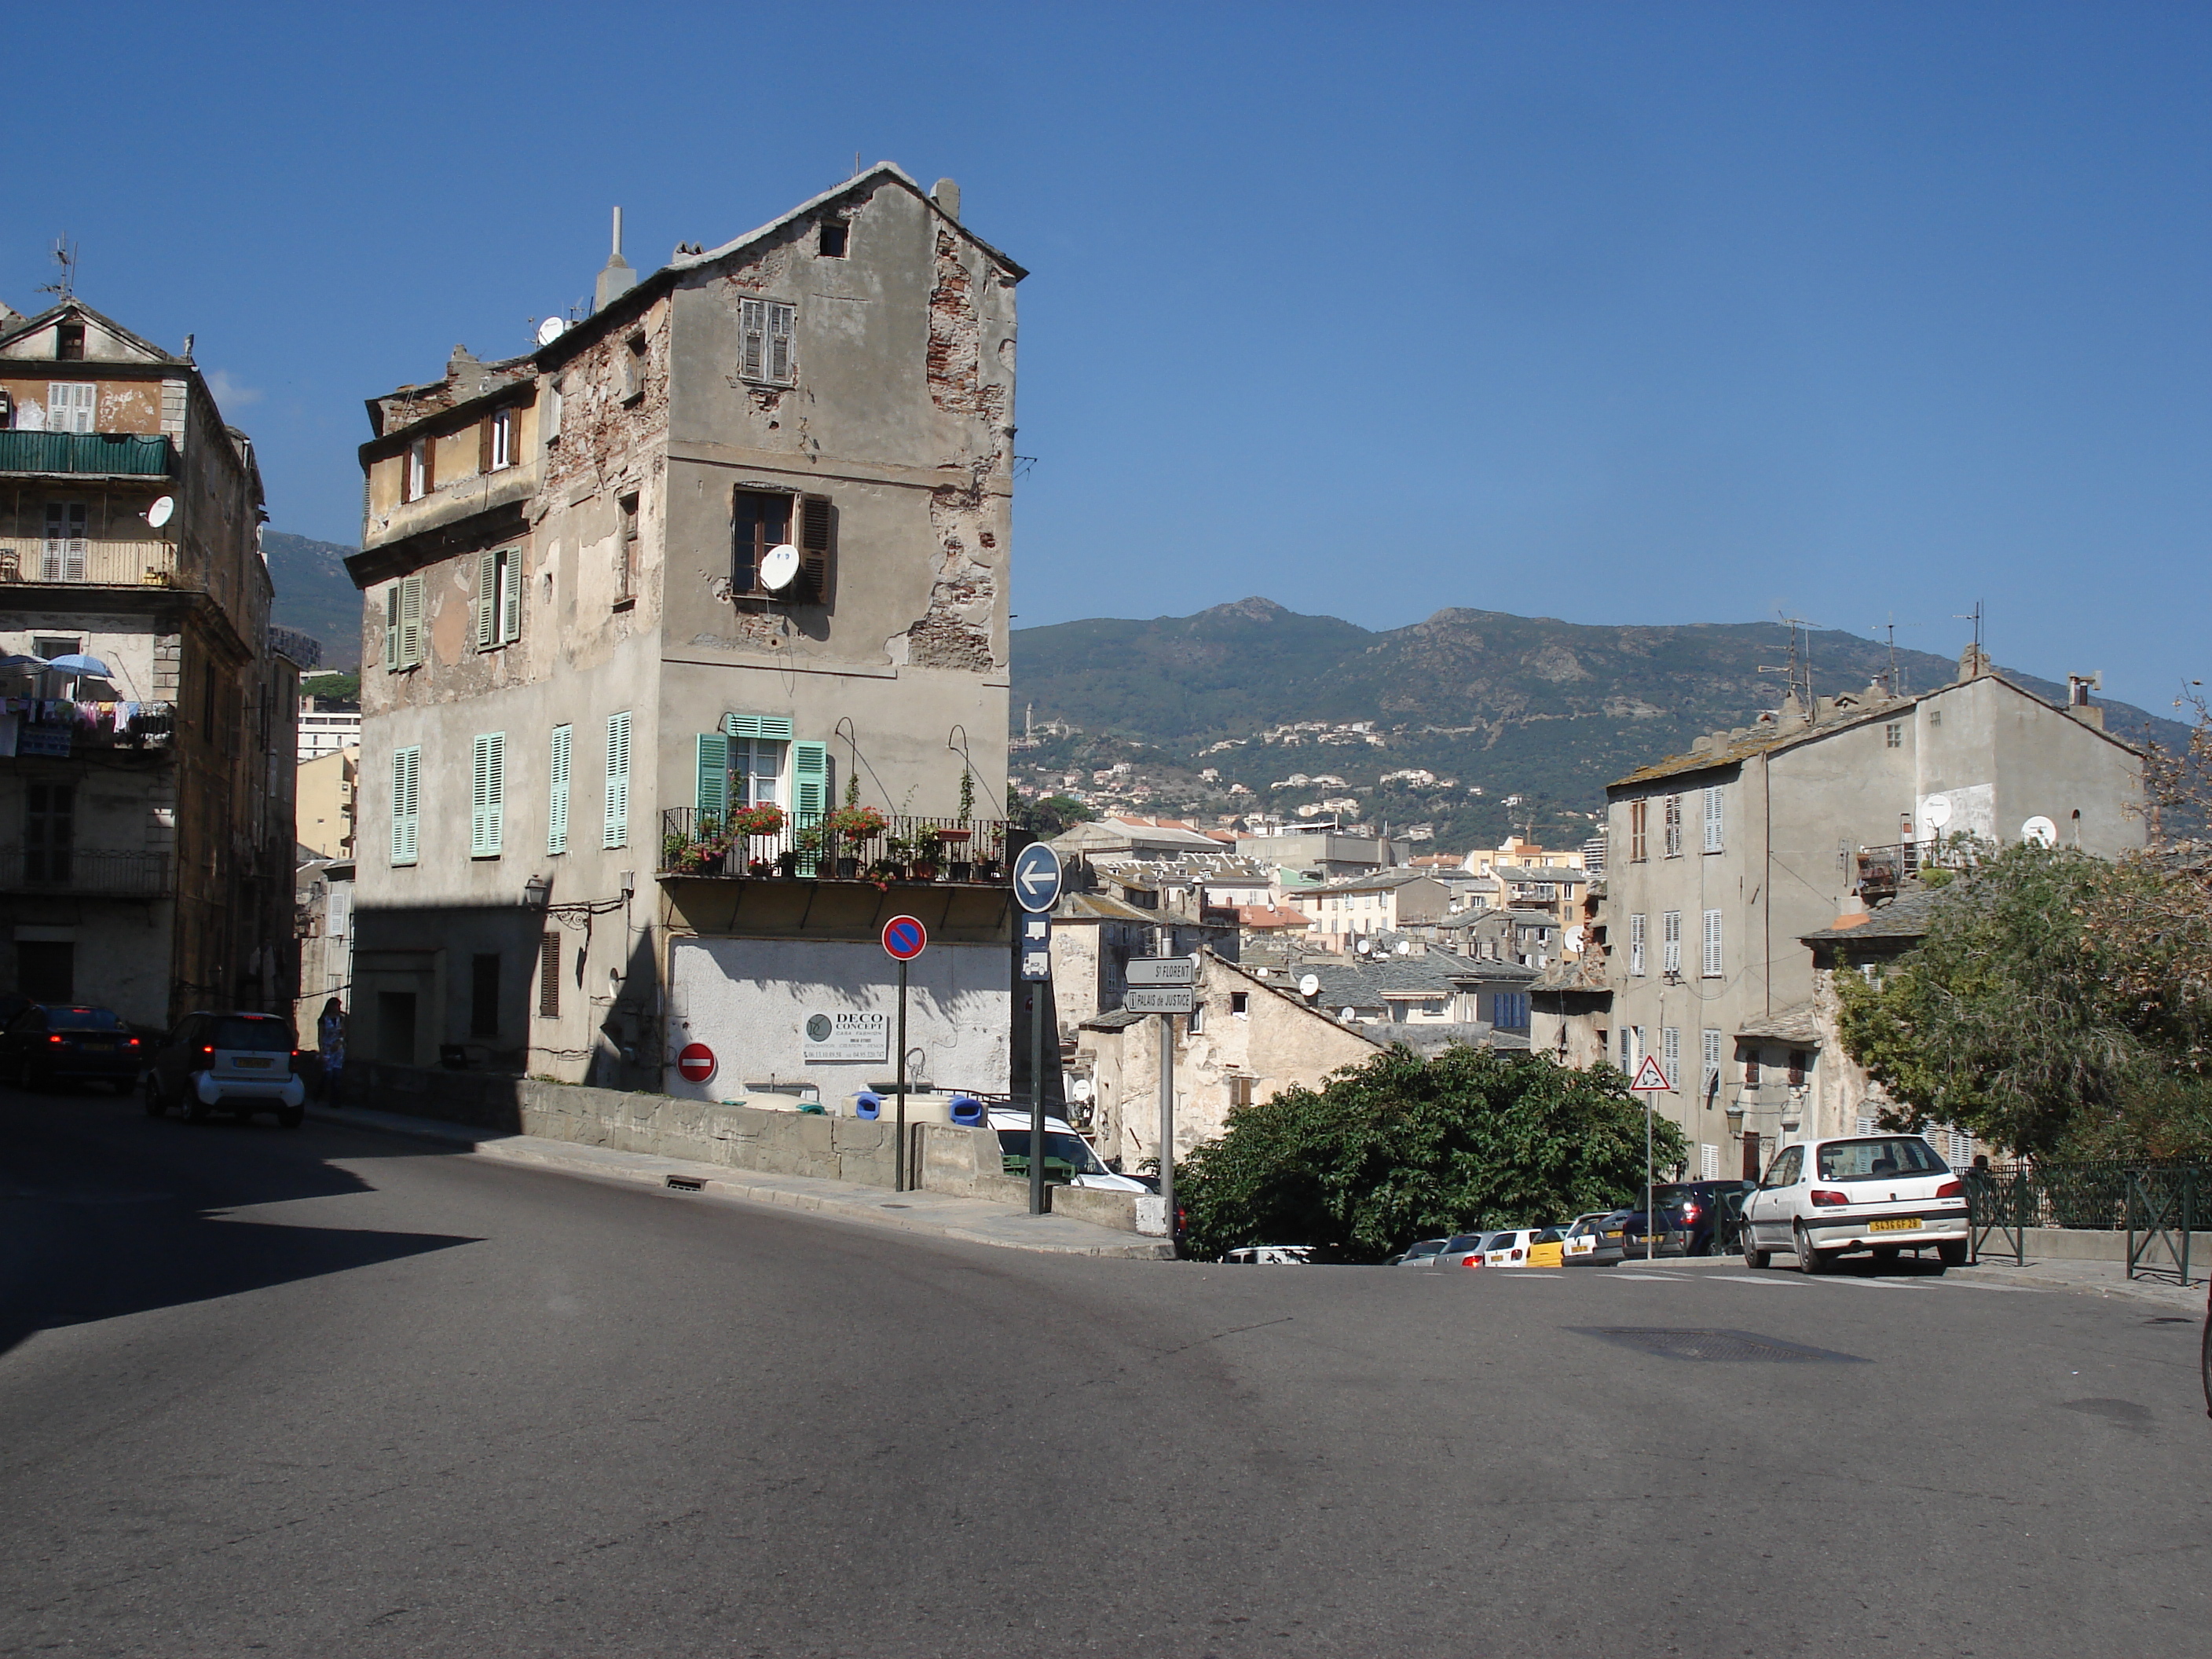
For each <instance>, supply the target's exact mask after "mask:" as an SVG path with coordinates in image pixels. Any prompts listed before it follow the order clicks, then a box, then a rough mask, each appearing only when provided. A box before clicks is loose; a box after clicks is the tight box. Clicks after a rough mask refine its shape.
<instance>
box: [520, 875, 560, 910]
mask: <svg viewBox="0 0 2212 1659" xmlns="http://www.w3.org/2000/svg"><path fill="white" fill-rule="evenodd" d="M552 896H553V878H552V877H550V876H532V877H531V878H530V879H529V880H528V881H526V882H524V883H523V884H522V902H524V903H525V904H527V905H531V906H532V907H533V908H534V907H541V906H543V905H544V904H545V903H546V902H548V901H549V900H550V899H551V898H552Z"/></svg>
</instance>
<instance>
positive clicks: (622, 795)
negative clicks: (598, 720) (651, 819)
mask: <svg viewBox="0 0 2212 1659" xmlns="http://www.w3.org/2000/svg"><path fill="white" fill-rule="evenodd" d="M599 844H600V845H601V846H603V847H626V846H628V845H629V710H628V709H624V710H623V712H622V713H621V714H610V715H608V716H607V794H606V822H605V825H604V826H603V828H602V830H601V836H600V842H599Z"/></svg>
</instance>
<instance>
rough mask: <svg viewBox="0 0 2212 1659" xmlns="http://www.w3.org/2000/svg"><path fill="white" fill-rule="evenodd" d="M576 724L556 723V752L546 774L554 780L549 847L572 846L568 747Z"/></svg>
mask: <svg viewBox="0 0 2212 1659" xmlns="http://www.w3.org/2000/svg"><path fill="white" fill-rule="evenodd" d="M573 736H574V728H573V727H570V726H555V727H554V728H553V753H552V757H551V763H550V765H549V766H548V767H547V769H546V775H547V776H548V777H549V778H550V779H551V780H552V789H551V795H550V799H548V800H547V802H546V804H545V850H546V851H547V852H548V853H565V852H567V851H568V749H569V744H570V741H571V738H573Z"/></svg>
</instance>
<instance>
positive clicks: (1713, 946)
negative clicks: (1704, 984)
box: [1704, 910, 1721, 979]
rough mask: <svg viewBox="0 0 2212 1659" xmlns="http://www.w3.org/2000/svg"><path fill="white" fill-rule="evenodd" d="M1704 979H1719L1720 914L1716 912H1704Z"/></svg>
mask: <svg viewBox="0 0 2212 1659" xmlns="http://www.w3.org/2000/svg"><path fill="white" fill-rule="evenodd" d="M1704 969H1705V978H1707V979H1718V978H1720V977H1721V913H1720V912H1719V911H1717V910H1708V911H1706V912H1705V963H1704Z"/></svg>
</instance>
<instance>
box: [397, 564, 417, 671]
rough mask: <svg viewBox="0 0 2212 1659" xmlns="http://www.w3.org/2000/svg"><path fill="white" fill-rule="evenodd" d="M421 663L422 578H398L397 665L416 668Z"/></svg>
mask: <svg viewBox="0 0 2212 1659" xmlns="http://www.w3.org/2000/svg"><path fill="white" fill-rule="evenodd" d="M399 665H400V666H401V667H402V668H418V667H420V666H421V665H422V578H421V577H420V576H403V577H401V578H400V579H399Z"/></svg>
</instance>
